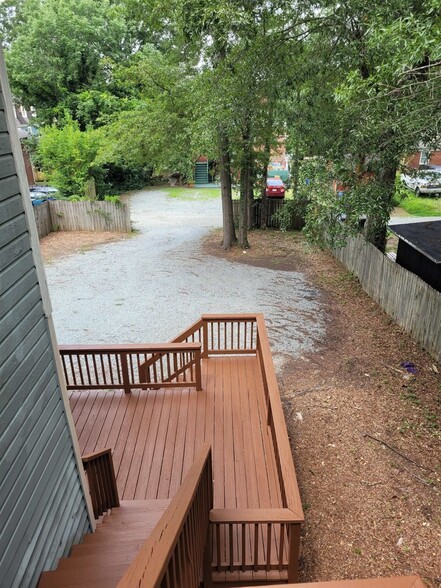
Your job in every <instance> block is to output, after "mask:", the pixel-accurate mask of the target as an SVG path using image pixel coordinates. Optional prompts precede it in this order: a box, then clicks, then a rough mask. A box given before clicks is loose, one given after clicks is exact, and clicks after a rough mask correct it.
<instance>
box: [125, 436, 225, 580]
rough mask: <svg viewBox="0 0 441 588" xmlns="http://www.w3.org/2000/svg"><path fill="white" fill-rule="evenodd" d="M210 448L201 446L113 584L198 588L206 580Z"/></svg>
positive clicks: (209, 498)
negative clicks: (180, 482) (154, 521)
mask: <svg viewBox="0 0 441 588" xmlns="http://www.w3.org/2000/svg"><path fill="white" fill-rule="evenodd" d="M212 506H213V475H212V465H211V448H210V446H209V445H205V446H204V447H203V448H202V451H201V452H200V454H199V456H198V458H197V459H196V461H195V462H194V464H193V465H192V467H191V469H190V471H189V472H188V474H187V476H186V477H185V480H184V482H183V484H182V486H181V487H180V488H179V490H178V492H177V494H176V495H175V497H174V498H173V500H172V502H171V503H170V505H169V507H168V508H167V510H166V511H165V513H164V514H163V516H162V517H161V519H160V521H159V522H158V524H157V525H156V527H155V529H154V530H153V532H152V534H151V535H150V537H149V538H148V539H147V541H146V542H145V543H144V545H143V546H142V547H141V549H140V551H139V553H138V555H137V556H136V559H135V560H134V561H133V563H132V565H131V566H130V567H129V569H128V570H127V572H126V573H125V574H124V576H123V578H122V579H121V581H120V582H119V583H118V588H132V587H133V586H137V587H139V588H142V587H145V588H153V587H154V588H159V586H161V587H162V586H164V588H166V587H170V588H171V587H173V588H198V587H199V586H200V585H201V580H203V581H204V582H207V583H206V584H204V585H210V584H209V579H210V578H209V576H210V573H211V570H210V559H209V558H210V555H211V553H210V550H209V549H207V545H209V516H210V510H211V508H212Z"/></svg>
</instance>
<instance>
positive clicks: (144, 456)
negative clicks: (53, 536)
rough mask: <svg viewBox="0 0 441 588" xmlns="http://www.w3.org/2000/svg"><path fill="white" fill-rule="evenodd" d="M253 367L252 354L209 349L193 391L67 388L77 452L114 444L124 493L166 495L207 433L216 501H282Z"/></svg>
mask: <svg viewBox="0 0 441 588" xmlns="http://www.w3.org/2000/svg"><path fill="white" fill-rule="evenodd" d="M259 374H260V370H259V366H258V360H257V358H256V357H255V356H254V357H213V358H210V359H204V360H202V388H203V389H202V391H199V392H198V391H196V390H195V389H194V388H168V389H162V388H161V389H159V390H135V391H133V392H132V393H131V394H125V393H124V392H123V391H120V390H112V391H102V390H94V391H89V392H85V391H80V392H77V391H72V392H71V393H70V403H71V408H72V413H73V416H74V421H75V427H76V430H77V434H78V438H79V442H80V448H81V452H82V453H83V454H85V453H92V452H94V451H98V450H101V449H104V448H107V447H110V448H112V450H113V462H114V467H115V474H116V480H117V485H118V490H119V495H120V497H121V498H122V499H123V500H151V499H163V498H168V499H169V498H173V496H174V495H175V494H176V492H177V490H178V489H179V487H180V485H181V484H182V481H183V479H184V477H185V475H186V474H187V472H188V470H189V469H190V467H191V465H192V463H193V461H194V459H195V456H196V455H197V454H198V452H199V451H200V449H201V447H202V445H203V444H204V442H206V441H207V442H209V443H210V444H211V446H212V452H213V482H214V508H215V509H238V508H239V509H257V508H258V509H261V508H264V509H268V508H283V501H282V496H281V490H280V485H279V480H278V476H277V468H276V460H275V453H274V447H273V441H272V438H271V436H270V434H269V429H268V426H267V425H266V412H267V409H266V403H265V395H264V390H263V385H262V379H261V378H260V377H259Z"/></svg>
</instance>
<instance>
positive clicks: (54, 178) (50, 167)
mask: <svg viewBox="0 0 441 588" xmlns="http://www.w3.org/2000/svg"><path fill="white" fill-rule="evenodd" d="M98 148H99V142H98V137H97V135H96V134H95V133H94V131H93V130H87V131H80V129H79V126H78V123H77V122H75V121H73V120H72V119H68V120H67V122H66V124H65V125H64V126H63V127H61V128H57V127H56V126H50V127H45V128H43V129H42V134H41V138H40V142H39V145H38V158H39V162H40V165H41V167H42V169H43V171H44V172H46V173H47V177H48V180H49V182H50V183H51V184H53V185H54V186H55V187H56V188H58V190H59V191H60V193H61V195H62V196H65V197H70V196H78V195H84V193H85V188H86V184H87V181H88V180H89V179H90V178H91V177H92V176H93V174H92V168H93V162H94V159H95V157H96V155H97V152H98Z"/></svg>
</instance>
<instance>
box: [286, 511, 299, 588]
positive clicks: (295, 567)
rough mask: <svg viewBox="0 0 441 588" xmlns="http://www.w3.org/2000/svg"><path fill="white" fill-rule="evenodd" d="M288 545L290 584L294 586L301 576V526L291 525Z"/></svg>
mask: <svg viewBox="0 0 441 588" xmlns="http://www.w3.org/2000/svg"><path fill="white" fill-rule="evenodd" d="M288 529H289V531H288V532H289V538H288V541H289V544H288V582H290V583H291V584H294V583H295V582H297V578H298V575H299V551H300V525H299V524H298V523H294V524H291V525H289V527H288Z"/></svg>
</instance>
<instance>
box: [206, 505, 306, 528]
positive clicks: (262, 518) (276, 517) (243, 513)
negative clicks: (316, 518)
mask: <svg viewBox="0 0 441 588" xmlns="http://www.w3.org/2000/svg"><path fill="white" fill-rule="evenodd" d="M210 521H211V522H212V523H226V524H227V523H298V522H299V520H298V517H297V515H296V514H295V513H294V512H293V511H292V510H291V509H289V508H241V509H229V508H222V509H216V508H215V509H213V510H212V511H211V513H210Z"/></svg>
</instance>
